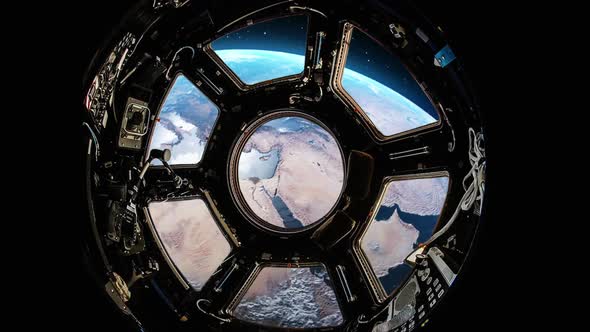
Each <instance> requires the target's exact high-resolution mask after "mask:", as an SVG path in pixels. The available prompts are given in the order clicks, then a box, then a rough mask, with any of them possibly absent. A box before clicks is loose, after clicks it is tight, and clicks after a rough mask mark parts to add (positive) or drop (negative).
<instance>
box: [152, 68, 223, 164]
mask: <svg viewBox="0 0 590 332" xmlns="http://www.w3.org/2000/svg"><path fill="white" fill-rule="evenodd" d="M218 115H219V108H218V107H217V106H216V105H215V104H214V103H213V102H212V101H211V100H209V98H207V96H205V95H204V94H203V93H202V92H201V91H200V90H199V89H197V87H196V86H195V85H194V84H192V83H191V81H189V80H188V79H187V78H186V77H185V76H184V75H179V76H177V77H176V79H175V80H174V83H173V84H172V87H171V88H170V90H169V91H168V95H167V96H166V99H165V100H164V103H163V104H162V108H161V111H160V115H159V116H158V118H157V120H156V126H155V129H154V134H153V136H152V138H151V142H150V147H149V149H148V151H149V150H151V149H170V150H171V151H172V158H171V159H170V161H168V163H169V164H170V165H179V164H197V163H199V162H200V161H201V159H202V158H203V153H204V151H205V147H206V146H207V142H208V141H209V135H211V131H212V130H213V127H214V126H215V122H216V121H217V117H218ZM153 164H154V165H158V164H160V165H161V162H160V161H159V160H157V159H156V160H154V161H153Z"/></svg>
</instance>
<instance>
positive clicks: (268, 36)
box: [211, 15, 307, 85]
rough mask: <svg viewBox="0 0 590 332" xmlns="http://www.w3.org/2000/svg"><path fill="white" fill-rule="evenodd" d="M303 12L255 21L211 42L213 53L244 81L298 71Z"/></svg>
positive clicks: (303, 39)
mask: <svg viewBox="0 0 590 332" xmlns="http://www.w3.org/2000/svg"><path fill="white" fill-rule="evenodd" d="M306 43H307V16H304V15H297V16H289V17H284V18H279V19H275V20H271V21H266V22H262V23H257V24H254V25H251V26H248V27H246V28H242V29H240V30H237V31H234V32H232V33H229V34H227V35H225V36H223V37H221V38H219V39H217V40H215V41H213V42H212V43H211V48H212V49H213V50H214V51H215V53H216V54H217V56H219V57H220V58H221V60H223V62H225V64H226V65H227V66H228V67H229V68H230V69H231V70H232V71H233V72H234V73H235V74H236V76H238V77H239V78H240V80H241V81H242V82H244V83H245V84H249V85H251V84H256V83H260V82H263V81H268V80H271V79H276V78H280V77H285V76H291V75H295V74H300V73H301V72H303V68H304V65H305V49H306Z"/></svg>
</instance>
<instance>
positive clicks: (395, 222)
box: [361, 177, 449, 294]
mask: <svg viewBox="0 0 590 332" xmlns="http://www.w3.org/2000/svg"><path fill="white" fill-rule="evenodd" d="M448 185H449V179H448V178H447V177H437V178H423V179H408V180H398V181H393V182H390V183H389V184H388V185H387V186H386V187H385V193H384V195H383V198H382V200H381V203H380V206H379V209H378V210H377V213H376V215H375V216H374V218H373V220H372V221H371V224H370V225H369V228H368V229H367V232H366V233H365V234H364V235H363V238H362V240H361V247H362V249H363V252H364V253H365V255H366V256H367V258H368V260H369V262H370V263H371V267H372V268H373V271H374V272H375V275H376V276H377V277H378V278H379V281H380V282H381V285H382V286H383V289H384V290H385V292H386V293H387V294H391V293H392V292H393V291H394V290H395V289H396V288H397V287H399V286H400V285H401V284H402V283H403V281H404V280H405V279H406V278H407V277H408V276H409V274H410V273H411V271H412V268H411V267H410V266H409V265H407V264H405V263H404V259H405V258H406V257H407V256H408V255H409V254H410V253H411V252H412V251H413V250H414V249H415V248H416V247H417V246H418V244H420V243H423V242H426V241H427V240H428V239H429V238H430V236H431V235H432V233H433V231H434V228H435V226H436V223H437V221H438V217H439V215H440V213H441V210H442V207H443V205H444V203H445V198H446V196H447V189H448Z"/></svg>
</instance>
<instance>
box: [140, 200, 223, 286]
mask: <svg viewBox="0 0 590 332" xmlns="http://www.w3.org/2000/svg"><path fill="white" fill-rule="evenodd" d="M148 209H149V212H150V216H151V219H152V221H153V224H154V228H155V230H156V232H157V235H158V237H159V238H160V241H161V243H162V245H163V246H164V249H165V250H166V252H167V254H168V256H169V257H170V259H171V261H172V263H173V264H174V265H175V266H176V268H177V269H178V270H179V271H180V273H181V274H182V275H183V276H184V277H185V278H186V280H187V281H188V283H189V284H190V285H191V286H192V287H193V288H194V289H195V290H197V291H199V290H201V289H202V287H203V285H204V284H205V283H206V282H207V280H209V278H210V277H211V275H213V273H214V272H215V270H217V268H218V267H219V265H220V264H221V263H222V262H223V260H224V259H225V258H226V257H227V255H229V253H230V251H231V246H230V244H229V242H228V241H227V239H226V238H225V237H224V235H223V233H222V231H221V229H220V228H219V226H218V225H217V223H216V222H215V219H214V218H213V216H212V215H211V212H210V211H209V209H208V208H207V205H206V204H205V202H204V201H203V200H202V199H192V200H180V201H166V202H152V203H150V204H149V207H148Z"/></svg>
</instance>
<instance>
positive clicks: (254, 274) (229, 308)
mask: <svg viewBox="0 0 590 332" xmlns="http://www.w3.org/2000/svg"><path fill="white" fill-rule="evenodd" d="M317 266H321V267H323V268H324V269H325V270H326V273H328V276H330V284H331V285H330V286H331V287H332V291H333V292H334V296H335V297H336V304H337V305H338V310H339V311H340V314H341V316H342V323H341V324H340V325H335V326H322V327H313V328H309V329H337V328H339V327H342V326H344V325H345V323H346V316H345V312H344V311H343V310H342V308H343V306H342V300H341V299H340V297H339V296H338V292H337V291H336V283H335V279H334V278H333V276H332V273H330V269H328V267H327V266H326V264H324V263H321V262H317V261H310V262H301V263H299V262H296V263H279V262H263V263H257V264H256V265H255V267H254V268H253V269H252V271H251V272H250V274H249V275H248V278H247V279H246V281H245V282H244V283H243V284H242V286H241V287H240V288H239V290H238V292H237V293H236V295H235V296H234V297H233V298H232V299H231V301H229V302H228V303H227V305H226V308H225V310H224V311H225V313H227V314H228V315H230V316H232V317H233V318H234V319H237V320H239V321H240V322H245V323H248V324H254V325H256V326H260V327H266V328H271V329H272V328H284V327H280V326H273V325H265V324H260V323H257V322H253V321H250V320H244V319H240V318H238V317H237V316H235V315H234V310H235V309H236V307H237V306H238V305H239V304H240V302H241V301H242V299H243V298H244V296H245V295H246V293H247V292H248V290H249V289H250V287H251V286H252V285H253V284H254V281H256V279H257V278H258V275H260V273H261V272H262V270H264V268H268V267H279V268H294V269H295V268H311V267H317ZM288 329H293V330H308V328H303V327H301V328H299V327H289V328H288Z"/></svg>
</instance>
